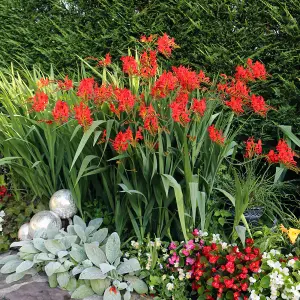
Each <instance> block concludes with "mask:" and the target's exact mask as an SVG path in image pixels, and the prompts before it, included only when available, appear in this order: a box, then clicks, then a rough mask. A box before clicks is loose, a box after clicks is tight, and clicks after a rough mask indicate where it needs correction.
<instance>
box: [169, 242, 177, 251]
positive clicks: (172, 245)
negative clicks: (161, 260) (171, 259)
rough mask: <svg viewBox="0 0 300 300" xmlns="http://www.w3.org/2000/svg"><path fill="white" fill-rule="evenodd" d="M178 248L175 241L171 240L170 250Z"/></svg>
mask: <svg viewBox="0 0 300 300" xmlns="http://www.w3.org/2000/svg"><path fill="white" fill-rule="evenodd" d="M176 248H177V246H176V243H175V242H171V244H170V246H169V249H170V250H175V249H176Z"/></svg>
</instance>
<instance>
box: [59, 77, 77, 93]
mask: <svg viewBox="0 0 300 300" xmlns="http://www.w3.org/2000/svg"><path fill="white" fill-rule="evenodd" d="M57 84H58V88H59V89H60V90H63V91H69V90H70V89H71V88H73V81H72V80H71V79H69V77H68V75H67V76H66V77H65V79H64V81H62V80H58V82H57Z"/></svg>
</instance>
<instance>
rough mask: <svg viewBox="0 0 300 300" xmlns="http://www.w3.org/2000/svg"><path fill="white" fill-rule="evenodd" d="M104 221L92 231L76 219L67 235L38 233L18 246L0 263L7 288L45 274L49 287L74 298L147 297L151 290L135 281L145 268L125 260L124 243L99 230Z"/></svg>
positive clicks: (92, 224)
mask: <svg viewBox="0 0 300 300" xmlns="http://www.w3.org/2000/svg"><path fill="white" fill-rule="evenodd" d="M101 224H102V219H101V218H99V219H95V220H92V221H90V223H89V224H88V226H86V224H85V222H84V221H83V220H82V219H81V218H80V217H78V216H75V217H74V219H73V225H69V226H68V227H67V231H65V230H63V229H61V230H59V231H58V230H53V229H51V228H48V229H47V230H46V231H44V230H41V231H37V232H36V233H35V235H34V237H33V239H32V240H28V241H20V242H14V243H12V244H11V247H20V249H19V252H18V253H17V254H14V255H9V256H6V257H4V258H3V259H1V260H0V265H3V266H2V268H1V273H2V274H8V276H7V278H6V282H7V283H11V282H14V281H18V280H20V279H21V278H23V277H24V276H25V275H28V274H29V275H32V276H33V275H35V274H37V273H38V272H40V271H45V272H46V274H47V276H48V279H49V285H50V287H53V288H54V287H57V286H59V287H60V288H62V289H64V290H67V291H69V292H70V293H71V297H72V298H74V299H83V298H85V297H88V296H91V295H94V294H97V295H104V299H107V300H108V299H122V295H123V297H124V299H130V298H131V292H132V291H133V290H134V291H135V292H137V293H147V291H148V288H147V285H146V284H145V283H144V282H143V281H142V280H141V279H140V278H139V277H138V276H136V275H137V274H138V272H139V271H140V269H141V267H140V264H139V262H138V260H137V259H136V258H130V259H125V258H123V259H122V252H121V249H120V244H121V243H120V238H119V236H118V234H117V233H116V232H114V233H112V234H111V235H109V236H108V230H107V228H101V229H99V228H100V226H101Z"/></svg>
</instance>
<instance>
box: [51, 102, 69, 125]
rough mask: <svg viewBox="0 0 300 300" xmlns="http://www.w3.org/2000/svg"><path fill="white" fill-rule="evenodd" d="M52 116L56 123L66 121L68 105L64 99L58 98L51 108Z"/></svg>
mask: <svg viewBox="0 0 300 300" xmlns="http://www.w3.org/2000/svg"><path fill="white" fill-rule="evenodd" d="M52 116H53V119H54V121H55V122H56V123H59V124H62V123H66V122H67V121H68V119H69V107H68V104H67V103H66V102H64V101H61V100H58V101H57V102H56V104H55V107H54V109H53V110H52Z"/></svg>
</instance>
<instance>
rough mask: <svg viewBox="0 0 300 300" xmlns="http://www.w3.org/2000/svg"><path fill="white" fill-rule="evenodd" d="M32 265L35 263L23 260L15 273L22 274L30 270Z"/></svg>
mask: <svg viewBox="0 0 300 300" xmlns="http://www.w3.org/2000/svg"><path fill="white" fill-rule="evenodd" d="M34 265H35V263H34V262H33V261H30V260H25V261H23V262H22V263H21V264H20V265H19V266H18V267H17V268H16V273H23V272H25V271H27V270H29V269H31V268H32V267H33V266H34Z"/></svg>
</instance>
